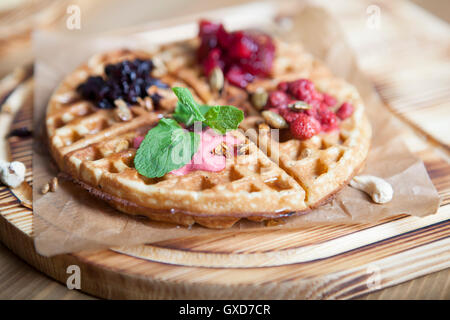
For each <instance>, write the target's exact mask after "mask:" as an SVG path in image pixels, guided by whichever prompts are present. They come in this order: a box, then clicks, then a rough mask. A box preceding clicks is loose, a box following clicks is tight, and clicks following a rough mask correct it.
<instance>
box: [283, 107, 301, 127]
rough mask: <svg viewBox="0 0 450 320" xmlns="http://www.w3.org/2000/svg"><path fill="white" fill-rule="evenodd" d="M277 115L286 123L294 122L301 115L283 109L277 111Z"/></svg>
mask: <svg viewBox="0 0 450 320" xmlns="http://www.w3.org/2000/svg"><path fill="white" fill-rule="evenodd" d="M278 110H279V111H278V113H279V114H280V115H281V116H282V117H283V118H284V120H286V121H287V122H289V123H291V122H293V121H295V120H296V119H297V118H298V116H299V115H300V114H301V113H300V112H295V111H292V110H291V109H289V108H287V107H285V108H280V109H278Z"/></svg>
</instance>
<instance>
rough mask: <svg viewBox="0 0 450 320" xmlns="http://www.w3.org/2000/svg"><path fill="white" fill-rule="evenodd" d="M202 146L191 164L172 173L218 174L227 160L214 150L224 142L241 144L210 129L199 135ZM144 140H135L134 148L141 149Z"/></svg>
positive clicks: (229, 135)
mask: <svg viewBox="0 0 450 320" xmlns="http://www.w3.org/2000/svg"><path fill="white" fill-rule="evenodd" d="M199 135H200V144H199V147H198V150H197V152H196V153H195V154H194V156H193V157H192V160H191V162H189V163H187V164H186V165H184V166H183V167H181V168H179V169H176V170H173V171H171V172H170V173H172V174H174V175H177V176H182V175H186V174H188V173H189V172H191V171H195V170H203V171H210V172H218V171H221V170H223V169H225V166H226V158H225V156H223V155H216V154H214V153H213V150H214V149H215V148H216V147H217V146H218V145H220V144H221V143H222V142H223V143H225V144H226V145H227V146H229V147H232V146H235V145H238V144H240V143H241V142H240V141H239V139H237V138H236V137H234V136H232V135H231V134H229V133H227V134H225V135H219V134H217V133H216V132H215V131H214V130H212V129H208V130H206V131H203V132H201V133H199ZM143 140H144V137H143V136H138V137H136V138H134V140H133V147H134V148H136V149H137V148H139V146H140V144H141V143H142V141H143Z"/></svg>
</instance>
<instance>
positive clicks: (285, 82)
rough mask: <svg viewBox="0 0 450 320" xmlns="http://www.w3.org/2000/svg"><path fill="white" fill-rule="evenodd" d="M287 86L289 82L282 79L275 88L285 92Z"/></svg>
mask: <svg viewBox="0 0 450 320" xmlns="http://www.w3.org/2000/svg"><path fill="white" fill-rule="evenodd" d="M288 88H289V83H288V82H287V81H282V82H280V83H279V84H278V85H277V89H278V90H281V91H284V92H286V91H287V90H288Z"/></svg>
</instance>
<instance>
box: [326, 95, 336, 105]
mask: <svg viewBox="0 0 450 320" xmlns="http://www.w3.org/2000/svg"><path fill="white" fill-rule="evenodd" d="M323 102H324V103H325V104H326V105H327V106H328V107H332V106H334V105H335V104H336V103H337V101H336V98H334V97H333V96H330V95H329V94H326V93H324V94H323Z"/></svg>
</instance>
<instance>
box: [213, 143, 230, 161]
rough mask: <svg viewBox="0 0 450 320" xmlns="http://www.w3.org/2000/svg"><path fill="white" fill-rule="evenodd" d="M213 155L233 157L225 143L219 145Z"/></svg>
mask: <svg viewBox="0 0 450 320" xmlns="http://www.w3.org/2000/svg"><path fill="white" fill-rule="evenodd" d="M213 154H215V155H216V156H225V157H226V158H230V157H231V153H230V150H229V149H228V146H227V144H226V143H225V142H222V143H221V144H219V145H217V147H216V148H215V149H214V150H213Z"/></svg>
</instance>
